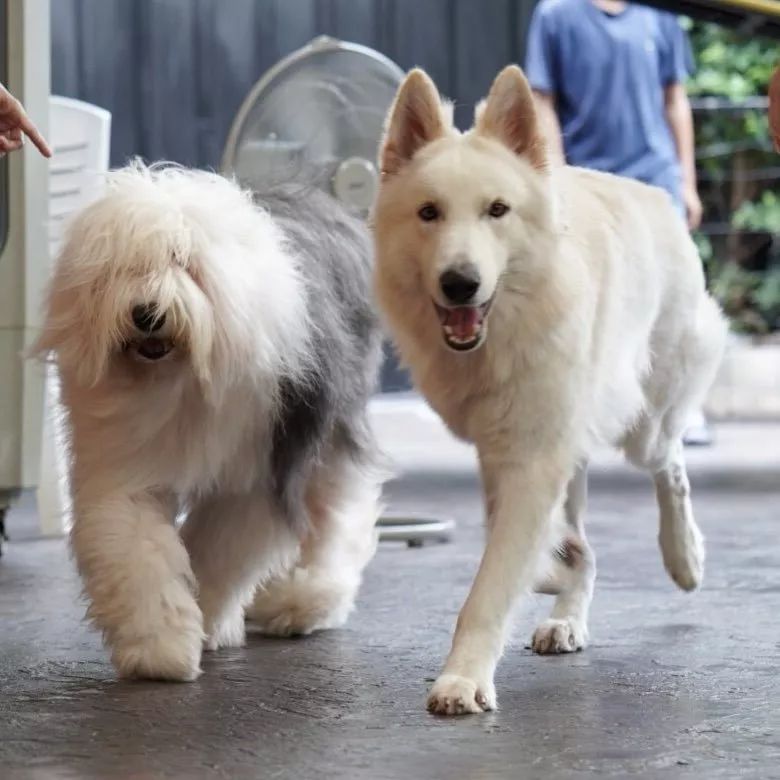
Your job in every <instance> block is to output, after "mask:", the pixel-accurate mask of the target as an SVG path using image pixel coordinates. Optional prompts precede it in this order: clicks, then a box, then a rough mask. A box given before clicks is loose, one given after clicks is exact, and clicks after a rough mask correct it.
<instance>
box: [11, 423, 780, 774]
mask: <svg viewBox="0 0 780 780" xmlns="http://www.w3.org/2000/svg"><path fill="white" fill-rule="evenodd" d="M386 424H387V427H388V428H390V429H395V428H397V426H396V425H395V423H394V422H393V421H392V420H391V421H389V422H387V421H386ZM380 427H381V426H380ZM415 430H417V432H418V438H419V437H422V439H420V441H419V442H418V443H419V444H420V447H419V451H418V454H419V453H420V452H424V453H426V456H425V457H426V458H427V461H426V462H427V465H428V468H423V466H424V465H425V464H424V463H423V461H424V460H425V459H424V458H423V459H422V460H420V461H419V462H417V461H415V460H414V457H413V455H414V453H410V452H408V451H404V452H403V453H402V454H403V457H404V458H405V459H406V462H407V464H408V463H413V468H411V469H410V470H408V471H407V473H406V474H404V475H403V476H402V477H401V478H400V479H399V480H398V481H397V482H396V483H394V484H393V485H392V486H391V487H390V489H389V491H388V492H389V497H390V503H391V505H392V508H393V509H398V510H403V509H410V510H418V511H432V512H446V513H447V514H449V515H451V516H452V517H454V518H455V519H456V520H457V521H458V527H457V533H456V537H455V540H454V541H453V543H451V544H446V545H438V546H430V547H425V548H423V549H407V548H406V547H404V546H401V545H383V546H382V547H381V549H380V551H379V554H378V555H377V558H376V559H375V560H374V562H373V563H372V564H371V566H370V569H369V571H368V573H367V577H366V583H365V587H364V589H363V591H362V595H361V598H360V605H359V610H358V611H357V612H356V613H355V614H354V615H353V617H352V619H351V620H350V622H349V624H348V626H347V628H345V629H343V630H340V631H334V632H330V633H324V634H320V635H317V636H313V637H310V638H307V639H303V640H291V641H285V640H271V639H264V638H262V637H259V636H251V637H250V639H249V643H248V646H247V647H246V648H245V649H242V650H235V651H227V652H224V651H223V652H220V653H217V654H214V655H210V656H208V657H207V658H206V660H205V663H204V674H203V676H202V677H201V679H199V680H198V681H197V682H195V683H192V684H160V683H122V682H117V681H116V680H115V679H114V675H113V671H112V669H111V667H110V665H109V663H108V660H107V656H106V653H105V652H104V650H103V649H102V648H101V644H100V640H99V637H98V636H96V634H95V633H94V632H93V631H91V630H90V629H89V628H88V627H87V626H86V625H85V624H84V623H83V622H82V615H83V604H82V603H81V602H80V600H79V595H78V593H79V588H78V583H77V579H76V577H75V575H74V572H73V568H72V565H71V563H70V562H69V560H68V557H67V551H66V548H65V544H64V542H63V541H62V540H35V539H32V538H30V539H25V533H24V530H23V526H24V522H23V517H22V515H23V513H21V512H19V511H17V513H16V515H14V516H12V517H11V522H10V523H9V525H10V528H9V530H10V532H11V534H12V535H14V537H15V539H16V541H13V540H12V541H11V543H9V544H8V545H7V546H6V549H5V554H4V556H3V558H2V559H0V777H1V778H2V779H3V780H15V778H35V779H36V780H43V779H46V780H49V778H104V777H112V778H157V777H161V778H162V777H164V778H201V777H203V778H293V777H294V778H303V779H304V780H306V779H308V778H315V777H316V778H330V777H339V778H366V777H371V778H377V779H380V780H381V779H382V778H412V779H413V780H423V779H424V778H442V777H450V778H454V779H455V780H459V779H460V778H523V779H526V778H537V777H538V778H542V777H543V778H569V777H583V778H585V777H616V778H624V777H628V776H631V777H642V778H656V777H659V778H670V777H671V778H676V777H683V778H697V779H698V778H707V779H708V780H717V779H719V778H723V779H725V778H729V780H731V779H732V778H737V777H739V778H762V780H763V779H765V778H780V732H779V731H778V729H780V705H778V701H780V617H778V606H779V605H780V534H778V521H780V509H779V507H780V444H778V442H780V426H778V425H774V426H766V425H765V426H744V425H743V426H731V427H729V426H725V427H723V428H721V429H720V431H719V436H720V438H719V443H718V446H717V447H715V448H713V449H712V450H707V451H705V450H702V451H698V452H693V453H691V460H692V462H693V464H694V465H693V467H692V469H691V470H692V472H693V474H692V478H693V482H694V490H695V491H696V494H695V496H694V504H695V506H696V508H697V514H698V517H699V521H700V523H701V525H702V527H703V528H704V530H705V533H706V535H707V540H708V551H709V560H708V567H709V568H708V574H707V577H706V582H705V586H704V588H703V590H701V591H700V592H699V593H697V594H693V595H686V594H682V593H680V592H678V591H677V590H676V589H675V588H674V587H673V585H672V584H671V583H670V582H669V581H668V580H667V578H666V576H665V574H664V572H663V569H662V566H661V563H660V557H659V555H658V552H657V550H656V544H655V534H656V529H655V508H654V504H653V495H652V491H651V489H650V488H649V486H648V485H647V484H646V482H645V481H644V480H643V479H641V478H638V477H636V476H634V475H632V474H629V473H628V472H626V470H625V469H624V468H623V467H622V466H620V465H618V464H617V463H616V462H615V461H614V459H611V458H608V457H605V458H604V459H603V460H601V461H600V462H599V463H598V464H597V468H596V470H595V474H594V476H593V479H592V489H591V513H590V517H591V519H590V525H589V527H590V535H591V540H592V542H593V545H594V547H595V549H596V552H597V555H598V556H599V567H600V572H599V583H598V586H597V592H596V598H595V602H594V607H593V617H592V623H591V629H592V631H591V633H592V644H591V645H590V647H589V648H588V649H587V650H586V651H585V652H583V653H578V654H576V655H572V656H561V657H545V658H540V657H536V656H533V655H532V654H531V653H530V651H529V650H527V649H525V648H524V641H523V640H525V639H527V638H528V637H530V634H531V631H532V628H533V626H534V624H535V621H536V620H538V619H540V618H541V617H542V616H544V613H545V610H546V609H548V608H549V604H550V600H549V599H548V598H547V597H543V596H535V597H532V598H531V599H529V601H528V603H527V604H526V606H525V607H524V608H523V609H522V610H521V613H520V615H519V616H518V621H517V631H516V636H517V640H516V641H515V642H514V644H513V646H512V647H510V648H509V649H508V651H507V653H506V656H505V658H504V660H503V662H502V664H501V666H500V668H499V673H498V678H497V684H498V691H499V703H500V711H498V712H496V713H490V714H486V715H482V716H472V717H467V718H460V719H452V720H447V719H441V718H435V717H432V716H430V715H428V714H427V713H426V712H425V711H424V698H425V691H426V689H427V687H428V685H429V684H430V682H431V681H432V679H433V678H434V676H435V675H436V673H437V672H438V670H439V667H440V664H441V661H442V659H443V656H444V654H445V652H446V650H447V649H448V646H449V636H450V631H451V628H452V626H453V623H454V620H455V616H456V614H457V609H458V607H459V605H460V603H461V601H462V599H463V598H464V596H465V594H466V592H467V589H468V586H469V583H470V581H471V578H472V575H473V573H474V571H475V567H476V563H477V560H478V556H479V552H480V536H481V529H480V525H479V515H480V499H479V494H478V489H477V482H476V477H475V475H474V470H473V459H472V456H471V455H470V453H469V452H468V451H467V450H466V449H458V448H457V447H455V445H452V444H451V443H450V442H448V441H447V440H446V438H443V436H442V434H441V432H440V431H434V430H433V429H431V430H429V431H427V432H425V431H423V432H422V433H420V426H419V425H417V424H415ZM426 437H429V438H426ZM405 441H408V437H407V438H406V439H405ZM399 446H400V445H399ZM404 446H408V445H407V444H405V445H404ZM391 449H392V447H391ZM453 452H455V453H456V454H457V457H454V456H453ZM396 454H397V453H396ZM421 457H422V456H421ZM448 457H449V460H447V458H448ZM458 458H460V460H458ZM421 464H422V465H421ZM436 464H438V466H436Z"/></svg>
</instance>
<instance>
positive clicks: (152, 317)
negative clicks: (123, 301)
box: [133, 303, 165, 333]
mask: <svg viewBox="0 0 780 780" xmlns="http://www.w3.org/2000/svg"><path fill="white" fill-rule="evenodd" d="M133 325H135V327H136V328H138V330H142V331H143V332H144V333H154V332H155V331H156V330H160V328H162V326H163V325H165V312H163V313H162V314H158V313H157V304H156V303H143V304H140V305H138V306H133Z"/></svg>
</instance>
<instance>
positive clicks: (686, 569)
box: [660, 523, 704, 591]
mask: <svg viewBox="0 0 780 780" xmlns="http://www.w3.org/2000/svg"><path fill="white" fill-rule="evenodd" d="M660 543H661V551H662V553H663V559H664V566H665V568H666V571H667V572H668V574H669V576H670V577H671V578H672V579H673V580H674V582H675V583H676V584H677V586H678V587H679V588H681V589H682V590H688V591H690V590H696V588H698V587H699V585H701V581H702V579H703V577H704V537H703V536H702V534H701V531H700V530H699V529H698V527H697V526H696V525H695V524H693V523H688V524H686V526H685V528H684V529H683V530H682V531H681V532H675V533H671V532H670V533H666V534H663V535H662V536H661V539H660Z"/></svg>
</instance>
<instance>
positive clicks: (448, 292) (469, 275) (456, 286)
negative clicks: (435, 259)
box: [439, 263, 480, 304]
mask: <svg viewBox="0 0 780 780" xmlns="http://www.w3.org/2000/svg"><path fill="white" fill-rule="evenodd" d="M479 283H480V278H479V271H478V270H477V268H476V266H474V265H471V264H470V263H469V264H468V265H461V266H458V267H457V268H449V269H447V270H446V271H445V272H444V273H443V274H442V275H441V276H440V277H439V285H440V286H441V291H442V293H443V294H444V297H445V298H446V299H447V300H448V301H449V302H450V303H456V304H464V303H468V302H469V301H470V300H471V299H472V298H473V297H474V296H475V295H476V294H477V290H478V289H479Z"/></svg>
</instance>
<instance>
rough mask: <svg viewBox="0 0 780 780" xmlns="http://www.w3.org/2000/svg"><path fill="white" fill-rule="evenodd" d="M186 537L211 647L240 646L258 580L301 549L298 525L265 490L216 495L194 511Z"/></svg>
mask: <svg viewBox="0 0 780 780" xmlns="http://www.w3.org/2000/svg"><path fill="white" fill-rule="evenodd" d="M182 537H183V539H184V543H185V545H186V547H187V550H188V551H189V554H190V560H191V561H192V568H193V571H194V573H195V578H196V579H197V582H198V602H199V603H200V607H201V609H202V611H203V623H204V628H205V632H206V649H208V650H216V649H218V648H220V647H240V646H242V645H243V644H244V641H245V631H244V608H245V607H246V605H247V604H248V603H249V602H250V601H251V599H252V594H253V593H254V590H255V587H256V585H257V583H258V582H260V581H262V580H263V579H265V578H268V577H270V576H272V575H273V574H274V573H275V572H278V571H279V570H280V569H283V568H284V567H286V566H288V565H289V562H290V560H291V559H292V558H293V556H294V555H295V554H296V553H297V550H298V540H297V538H296V536H295V534H294V533H293V531H292V528H291V527H290V526H289V525H287V523H286V522H285V521H284V520H283V519H281V518H280V517H279V516H278V513H277V512H276V511H275V510H274V509H273V507H272V505H271V502H270V501H269V500H268V499H267V497H266V496H264V495H262V494H255V493H252V494H243V495H227V496H212V497H209V498H206V499H204V500H202V501H201V502H200V503H198V504H197V505H196V506H195V507H193V509H192V510H191V511H190V513H189V515H188V517H187V520H186V521H185V523H184V526H183V527H182Z"/></svg>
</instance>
